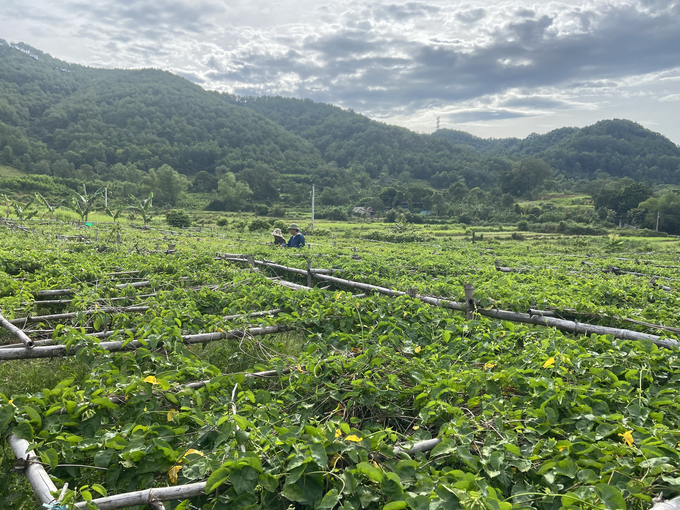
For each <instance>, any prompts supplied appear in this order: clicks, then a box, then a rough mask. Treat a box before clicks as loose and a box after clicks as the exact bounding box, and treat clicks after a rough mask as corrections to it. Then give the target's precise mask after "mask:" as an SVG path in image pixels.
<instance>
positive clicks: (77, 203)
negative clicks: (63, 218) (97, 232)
mask: <svg viewBox="0 0 680 510" xmlns="http://www.w3.org/2000/svg"><path fill="white" fill-rule="evenodd" d="M83 191H84V193H85V194H84V195H81V194H80V193H76V192H75V191H71V194H72V198H71V201H70V202H68V201H67V202H66V203H65V205H66V207H68V208H69V209H71V210H73V211H75V212H76V213H77V214H78V216H80V219H81V221H87V218H88V216H89V214H90V213H91V212H92V209H93V208H94V203H95V201H96V200H97V197H98V196H99V195H101V194H102V193H104V188H99V189H98V190H97V191H95V192H94V193H92V194H91V195H88V194H87V188H86V187H85V185H83Z"/></svg>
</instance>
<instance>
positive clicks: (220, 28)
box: [0, 0, 680, 144]
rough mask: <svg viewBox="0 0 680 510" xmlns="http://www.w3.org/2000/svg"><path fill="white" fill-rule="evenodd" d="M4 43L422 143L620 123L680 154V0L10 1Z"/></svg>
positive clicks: (0, 27) (5, 3) (0, 25)
mask: <svg viewBox="0 0 680 510" xmlns="http://www.w3.org/2000/svg"><path fill="white" fill-rule="evenodd" d="M0 6H1V8H2V9H1V11H2V16H1V17H0V38H3V39H6V40H7V41H8V42H14V43H17V42H24V43H26V44H29V45H31V46H34V47H35V48H37V49H39V50H42V51H44V52H46V53H49V54H51V55H52V56H54V57H56V58H59V59H62V60H66V61H68V62H74V63H78V64H83V65H90V66H96V67H106V68H126V69H127V68H141V67H154V68H160V69H165V70H168V71H170V72H173V73H176V74H178V75H180V76H183V77H185V78H186V79H188V80H191V81H193V82H195V83H197V84H199V85H201V86H202V87H204V88H206V89H211V90H218V91H222V92H229V93H233V94H237V95H277V94H278V95H282V96H292V97H298V98H310V99H312V100H315V101H321V102H325V103H332V104H335V105H338V106H341V107H343V108H352V109H353V110H354V111H356V112H359V113H362V114H365V115H367V116H369V117H371V118H373V119H376V120H381V121H384V122H387V123H390V124H398V125H401V126H405V127H408V128H410V129H413V130H415V131H418V132H421V133H429V132H432V131H434V130H435V129H436V125H437V118H438V117H439V122H440V126H441V127H442V128H450V129H460V130H463V131H468V132H470V133H473V134H475V135H477V136H482V137H485V138H488V137H495V138H500V137H509V136H516V137H525V136H527V135H528V134H530V133H533V132H536V133H545V132H548V131H550V130H552V129H556V128H559V127H563V126H578V127H581V126H585V125H588V124H592V123H594V122H597V121H598V120H602V119H611V118H625V119H630V120H634V121H636V122H639V123H641V124H642V125H644V126H645V127H647V128H649V129H652V130H654V131H658V132H660V133H662V134H664V135H665V136H667V137H668V138H670V139H671V140H673V141H674V142H675V143H677V144H680V122H678V118H680V0H629V1H621V0H608V1H605V0H586V1H581V0H565V1H561V2H540V3H532V2H530V1H527V0H499V1H496V2H488V1H477V2H475V1H471V2H456V1H445V2H442V1H435V0H424V1H413V2H406V3H399V2H392V1H370V0H369V1H364V2H357V1H345V0H337V1H334V2H328V3H324V2H323V1H322V0H321V1H319V0H316V1H311V0H281V1H275V0H272V1H265V0H230V1H228V2H227V1H218V0H162V1H159V0H31V1H30V2H27V1H26V0H0Z"/></svg>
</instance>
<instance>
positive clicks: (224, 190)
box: [217, 172, 253, 211]
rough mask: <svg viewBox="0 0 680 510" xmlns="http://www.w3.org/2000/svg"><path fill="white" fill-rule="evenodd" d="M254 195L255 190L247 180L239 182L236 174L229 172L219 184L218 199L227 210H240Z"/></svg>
mask: <svg viewBox="0 0 680 510" xmlns="http://www.w3.org/2000/svg"><path fill="white" fill-rule="evenodd" d="M252 196H253V191H252V190H251V189H250V186H248V184H247V183H245V182H237V181H236V176H235V175H234V174H233V173H231V172H227V173H226V174H224V175H223V176H222V178H221V179H220V182H219V184H218V185H217V199H218V200H220V201H221V202H222V203H223V204H224V208H225V209H226V210H227V211H240V210H241V209H243V208H244V207H245V205H246V203H247V202H248V200H250V198H251V197H252Z"/></svg>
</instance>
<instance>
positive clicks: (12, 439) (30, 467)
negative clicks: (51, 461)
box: [7, 434, 57, 504]
mask: <svg viewBox="0 0 680 510" xmlns="http://www.w3.org/2000/svg"><path fill="white" fill-rule="evenodd" d="M7 442H8V443H9V445H10V446H11V447H12V451H13V452H14V456H15V457H16V458H17V459H18V460H19V461H24V475H26V478H28V481H29V483H30V484H31V487H33V492H35V495H36V496H37V498H38V500H39V501H40V503H43V504H49V503H51V502H52V501H54V497H53V496H52V493H53V492H56V491H57V487H56V486H55V485H54V483H53V482H52V479H51V478H50V476H49V475H48V474H47V471H45V468H44V467H43V466H42V464H39V463H37V462H36V463H33V462H31V459H32V456H31V454H30V453H27V452H26V450H28V447H29V446H30V444H29V442H28V441H26V440H25V439H21V438H19V437H17V436H15V435H14V434H12V435H10V436H9V437H8V438H7Z"/></svg>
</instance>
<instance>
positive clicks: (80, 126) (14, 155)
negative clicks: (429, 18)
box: [0, 39, 680, 198]
mask: <svg viewBox="0 0 680 510" xmlns="http://www.w3.org/2000/svg"><path fill="white" fill-rule="evenodd" d="M527 156H535V157H536V158H538V159H543V160H545V161H547V162H548V163H549V164H550V165H551V166H552V167H553V168H554V169H555V170H557V175H556V177H557V178H558V179H560V178H561V177H560V176H563V177H564V178H566V179H572V180H573V181H578V180H580V179H586V180H590V179H597V178H603V177H604V178H609V177H614V178H619V177H625V176H628V177H632V178H633V179H635V180H638V181H641V182H644V183H647V184H659V183H672V184H678V183H680V170H679V169H680V148H678V147H677V146H676V145H675V144H673V143H672V142H670V141H669V140H668V139H666V138H665V137H663V136H662V135H660V134H658V133H654V132H652V131H649V130H647V129H645V128H643V127H642V126H640V125H638V124H635V123H632V122H629V121H625V120H613V121H602V122H599V123H597V124H595V125H593V126H588V127H586V128H582V129H576V128H562V129H558V130H555V131H552V132H550V133H548V134H545V135H532V136H529V137H527V138H526V139H523V140H520V139H515V138H510V139H500V140H499V139H482V138H477V137H474V136H472V135H470V134H467V133H463V132H460V131H451V130H446V129H442V130H439V131H438V132H437V133H435V134H434V135H422V134H418V133H414V132H413V131H410V130H408V129H405V128H401V127H396V126H390V125H387V124H384V123H381V122H377V121H373V120H370V119H368V118H367V117H365V116H363V115H360V114H357V113H355V112H353V111H351V110H343V109H341V108H337V107H334V106H331V105H327V104H321V103H314V102H313V101H310V100H299V99H289V98H281V97H261V98H239V97H234V96H230V95H228V94H219V93H216V92H209V91H206V90H204V89H202V88H201V87H199V86H197V85H195V84H193V83H191V82H189V81H187V80H185V79H184V78H181V77H179V76H176V75H173V74H171V73H168V72H164V71H158V70H149V69H147V70H109V69H94V68H88V67H83V66H79V65H74V64H68V63H65V62H62V61H60V60H57V59H54V58H52V57H50V56H49V55H47V54H45V53H43V52H41V51H39V50H36V49H34V48H31V47H29V46H26V45H22V44H12V45H10V44H8V43H7V42H6V41H4V40H2V39H0V164H5V165H8V166H12V167H15V168H18V169H21V170H24V171H26V172H29V173H36V174H50V175H54V176H57V177H65V178H73V177H75V178H77V179H81V180H90V181H91V180H100V181H118V182H121V183H125V182H128V183H142V182H143V181H144V182H146V183H147V184H145V185H144V186H142V187H138V188H134V187H130V186H129V187H126V188H125V193H126V194H129V193H141V192H143V191H144V190H147V189H148V190H153V189H157V188H158V184H157V183H155V181H157V180H158V177H157V175H156V176H154V173H153V171H155V170H158V169H159V168H162V167H164V166H167V167H171V168H167V167H166V168H165V172H166V174H167V172H168V171H170V170H171V169H174V170H175V171H177V172H180V173H181V174H185V175H189V176H193V175H196V174H199V173H200V172H205V173H206V174H207V176H206V174H202V177H201V180H200V182H201V183H202V184H201V186H202V188H201V189H203V190H204V191H210V190H215V189H216V186H217V184H216V182H217V179H216V178H221V177H223V176H224V175H225V174H227V173H229V174H233V175H232V176H231V177H230V179H236V180H237V181H245V182H247V183H248V184H249V186H250V189H251V190H252V192H253V194H254V195H255V197H256V198H257V197H260V198H261V197H263V196H266V197H276V196H277V189H280V188H282V187H283V185H282V184H280V183H281V182H282V181H285V182H287V183H295V182H297V183H300V185H303V184H304V185H308V184H309V183H310V182H316V183H317V184H319V185H320V186H321V187H338V186H341V187H344V188H346V189H347V191H348V193H349V194H350V195H353V194H354V193H355V192H357V191H360V190H361V189H365V188H366V184H367V182H369V181H370V180H371V179H372V180H373V181H372V182H373V183H380V185H381V186H382V185H384V184H386V183H390V184H394V183H395V182H401V183H404V184H406V183H409V182H410V181H411V180H412V179H422V180H426V181H428V182H429V183H430V184H431V185H432V186H433V187H435V188H439V189H445V188H449V186H451V185H452V184H455V183H459V182H462V183H464V184H465V185H466V186H467V187H468V188H474V187H481V188H483V189H492V188H495V187H497V185H498V184H501V188H503V189H504V190H510V192H514V191H512V190H514V189H515V188H514V185H513V186H511V185H510V184H508V182H510V181H512V180H513V179H514V180H515V181H517V182H520V181H521V180H522V179H523V178H522V177H521V175H519V174H518V175H514V177H513V176H510V172H511V170H512V168H513V164H514V163H515V162H517V161H519V160H521V159H522V158H525V157H527ZM518 172H519V173H520V174H521V171H520V170H518ZM516 173H517V172H516ZM282 174H288V176H289V178H286V179H282V178H281V175H282ZM548 174H551V172H548V173H547V174H546V175H548ZM167 175H170V174H167ZM212 175H214V176H215V177H211V176H212ZM254 175H256V176H257V177H254ZM504 176H505V181H504ZM265 181H266V186H264V187H266V188H267V189H268V191H267V193H266V194H264V195H263V192H262V189H264V187H263V186H262V185H261V183H262V182H265ZM225 182H226V181H225ZM503 182H505V184H503ZM359 183H360V184H359ZM180 184H181V187H186V186H188V184H182V183H180ZM121 189H123V188H121ZM196 189H199V188H196ZM298 191H299V190H298ZM298 191H295V190H293V191H290V193H297V192H298ZM284 192H286V191H285V190H284Z"/></svg>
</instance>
